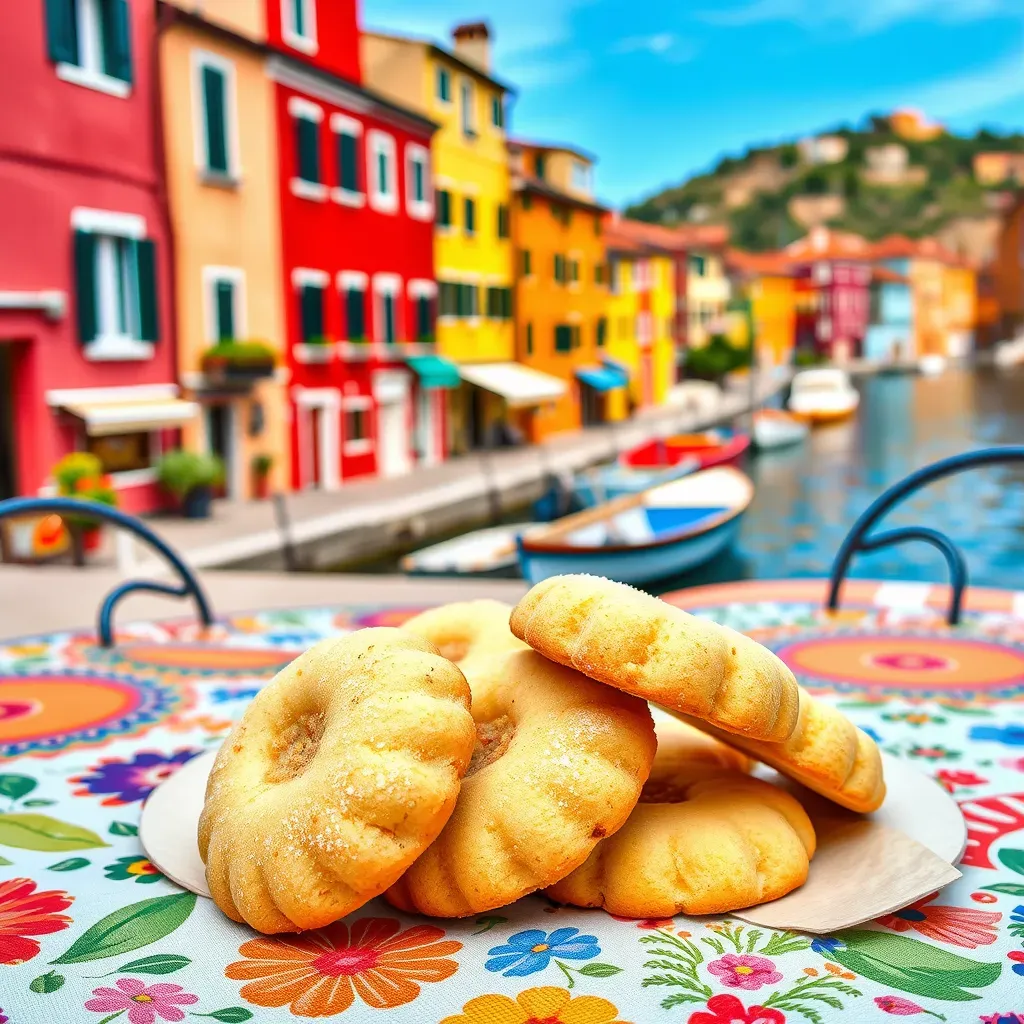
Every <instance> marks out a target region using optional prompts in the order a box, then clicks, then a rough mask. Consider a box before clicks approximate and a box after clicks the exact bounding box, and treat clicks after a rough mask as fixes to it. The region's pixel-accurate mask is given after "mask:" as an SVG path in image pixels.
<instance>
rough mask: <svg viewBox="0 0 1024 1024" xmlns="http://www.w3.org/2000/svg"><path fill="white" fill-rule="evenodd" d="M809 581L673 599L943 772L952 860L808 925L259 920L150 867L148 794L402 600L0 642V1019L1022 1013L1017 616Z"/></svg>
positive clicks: (1010, 1017) (469, 1020)
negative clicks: (958, 852) (852, 921)
mask: <svg viewBox="0 0 1024 1024" xmlns="http://www.w3.org/2000/svg"><path fill="white" fill-rule="evenodd" d="M822 592H823V591H822V585H821V583H820V582H812V581H804V582H795V581H794V582H778V583H751V584H735V585H729V586H717V587H710V588H702V589H699V590H691V591H682V592H679V593H678V594H674V595H669V597H668V599H669V600H671V601H673V602H674V603H677V604H680V605H681V606H683V607H687V608H689V609H690V610H692V611H695V612H696V613H698V614H701V615H707V616H710V617H713V618H716V619H718V620H720V621H724V622H727V623H729V624H730V625H733V626H735V627H736V628H739V629H742V630H744V631H746V632H748V633H750V634H751V635H754V636H756V637H757V638H758V639H759V640H760V641H761V642H763V643H766V644H768V645H769V646H771V647H772V648H774V649H775V650H777V651H778V652H779V653H780V655H781V656H782V657H783V658H785V659H786V660H787V661H788V662H789V663H790V664H791V665H792V666H793V668H794V670H795V671H796V672H797V674H798V675H799V677H800V678H801V680H802V681H803V682H804V683H805V685H807V686H809V687H810V688H811V689H812V690H813V691H814V692H816V693H819V694H823V695H825V696H826V697H827V698H828V699H830V700H833V701H835V702H836V703H837V704H838V705H839V706H840V707H841V708H842V709H843V710H844V711H845V712H846V713H847V714H848V715H850V716H851V717H852V718H853V719H854V720H855V721H856V722H857V723H858V724H859V725H860V726H862V727H863V728H865V729H867V730H868V731H870V732H871V734H872V735H873V736H874V737H875V738H876V739H877V741H878V742H879V743H880V744H881V746H882V747H883V748H884V749H885V750H887V751H889V752H890V753H892V754H894V755H896V756H899V757H902V758H906V759H908V760H910V761H912V762H914V763H916V764H917V765H918V766H919V767H920V768H921V769H922V770H923V771H925V772H927V773H928V774H930V775H931V776H933V777H934V778H935V781H936V784H937V785H941V786H943V787H945V788H946V789H947V790H948V791H949V792H951V793H953V794H954V795H955V797H956V799H957V800H958V801H959V802H960V804H961V806H962V808H963V810H964V814H965V816H966V818H967V821H968V823H969V827H970V844H969V847H968V851H967V855H966V857H965V859H964V861H963V865H962V871H963V873H964V877H963V878H962V879H961V880H960V881H958V882H957V883H955V884H953V885H951V886H949V887H948V888H947V889H945V890H944V891H942V892H941V893H939V894H937V895H932V896H929V897H928V898H926V899H923V900H921V901H920V902H918V903H917V904H915V905H913V906H911V907H907V908H906V909H904V910H902V911H900V912H899V913H896V914H892V915H890V916H887V917H884V918H882V919H880V920H879V921H877V922H874V923H873V924H871V925H867V926H863V927H860V928H856V929H853V930H851V931H848V932H845V933H840V934H837V935H834V936H829V937H824V938H812V937H809V936H804V935H798V934H792V933H788V932H774V931H768V930H764V929H758V928H755V927H751V926H749V925H743V924H740V923H739V922H737V921H735V920H730V919H728V918H724V919H699V920H697V919H687V918H684V917H676V918H674V919H672V920H652V921H632V920H619V919H616V918H613V917H610V916H608V915H607V914H605V913H603V912H601V911H580V910H575V909H570V908H562V907H557V906H554V905H552V904H550V903H549V902H548V901H546V900H545V899H543V898H540V897H530V898H527V899H524V900H522V901H520V902H519V903H517V904H516V905H514V906H512V907H506V908H503V909H501V910H497V911H495V912H493V913H490V914H485V915H481V916H479V917H476V918H471V919H467V920H463V921H447V920H446V921H436V920H428V919H423V918H416V917H408V916H406V915H403V914H400V913H398V912H396V911H395V910H394V909H392V908H391V907H389V906H388V905H387V904H386V903H384V902H383V901H381V900H377V901H374V902H373V903H371V904H368V905H367V906H365V907H363V908H362V909H361V910H360V911H358V912H356V913H355V914H352V915H351V916H350V917H349V918H347V919H346V920H345V921H343V922H340V923H338V924H336V925H333V926H332V927H330V928H327V929H324V930H323V931H321V932H316V933H309V934H305V935H302V936H298V937H296V936H285V937H272V938H271V937H263V936H258V935H256V934H255V933H253V932H251V931H249V930H248V929H247V928H245V927H243V926H240V925H236V924H234V923H232V922H230V921H228V920H226V919H225V918H224V917H222V916H221V914H220V913H219V912H218V911H217V909H216V908H215V907H214V906H213V904H212V903H211V902H209V901H208V900H204V899H201V898H197V897H196V896H194V895H192V894H191V893H187V892H184V891H182V890H180V889H179V888H177V887H176V886H175V885H174V884H172V883H171V882H170V881H168V880H167V879H165V878H163V877H162V876H161V875H160V874H159V873H158V872H157V871H156V870H155V869H154V868H153V866H152V865H151V864H150V863H149V862H148V861H147V860H146V858H145V855H144V854H143V852H142V849H141V847H140V845H139V840H138V836H137V827H138V822H139V811H140V807H141V805H142V802H143V801H144V800H145V798H146V796H147V795H148V794H149V793H150V792H151V791H152V790H153V788H154V787H155V786H156V785H158V784H159V783H160V781H161V780H163V779H165V778H167V777H168V775H170V774H171V773H172V772H174V771H175V770H176V769H178V768H179V767H180V766H181V765H182V764H184V763H185V762H186V761H188V760H189V759H190V758H192V757H195V756H196V755H197V754H199V753H201V752H203V751H204V750H208V749H211V748H212V747H214V746H216V744H217V743H218V742H219V741H220V738H221V737H222V735H223V734H224V732H225V730H226V729H227V728H228V727H229V725H230V722H231V721H232V719H234V718H236V717H237V716H238V715H239V713H240V712H241V710H242V708H243V707H244V706H245V703H246V701H247V700H248V699H249V698H250V697H251V696H252V695H253V694H254V693H255V692H256V691H257V690H258V688H259V687H260V686H261V685H262V684H263V683H264V682H265V681H266V680H267V679H269V678H270V677H271V676H272V675H273V673H274V672H275V671H276V670H277V669H278V668H279V667H280V666H282V665H283V664H285V663H286V662H287V661H288V660H289V659H290V658H291V657H292V656H293V655H294V654H295V653H296V652H298V651H300V650H302V649H304V648H305V647H307V646H308V645H309V644H311V643H313V642H314V641H316V640H318V639H319V638H321V637H323V636H325V635H328V634H331V633H335V632H337V631H341V630H349V629H354V628H358V627H360V626H363V625H381V624H389V625H397V624H400V623H401V622H402V621H403V620H404V618H406V617H407V616H408V615H410V614H413V613H415V612H416V611H419V610H420V609H418V608H386V609H380V608H377V609H373V608H359V607H345V608H309V609H296V610H292V611H284V612H281V611H278V612H264V613H255V614H251V615H238V616H234V617H230V618H228V619H226V620H224V621H223V622H222V623H221V624H219V625H218V626H217V627H215V628H214V629H213V630H212V631H209V632H207V633H205V634H204V633H201V632H199V631H198V630H197V629H196V628H195V627H194V626H192V625H189V624H181V623H176V624H169V625H168V624H164V625H156V624H138V625H134V626H128V627H124V628H122V630H121V631H120V634H119V636H118V643H117V646H116V649H114V650H113V651H110V652H106V651H103V650H100V649H99V648H97V647H96V646H95V642H94V639H93V637H92V635H91V633H88V632H83V633H81V634H75V633H59V634H53V635H47V636H39V637H29V638H23V639H20V640H17V641H9V642H6V643H0V753H2V755H3V760H2V762H0V764H2V767H0V1007H2V1009H0V1024H4V1022H8V1021H9V1022H10V1024H37V1022H38V1024H43V1022H46V1024H64V1022H68V1024H74V1022H85V1024H109V1022H111V1021H115V1020H118V1021H121V1022H124V1024H158V1022H160V1021H182V1020H186V1019H193V1018H195V1019H196V1020H197V1021H199V1020H215V1021H220V1022H223V1024H231V1022H243V1021H249V1020H252V1021H254V1022H255V1024H259V1022H274V1021H284V1020H288V1019H292V1018H293V1017H295V1018H309V1017H328V1018H331V1017H337V1018H339V1019H340V1020H341V1021H342V1022H348V1021H377V1020H388V1021H394V1022H396V1024H402V1022H416V1024H437V1022H441V1021H444V1022H445V1024H612V1022H616V1021H629V1022H633V1024H641V1022H643V1024H647V1022H655V1024H656V1022H660V1021H664V1022H672V1021H679V1022H688V1024H784V1022H805V1021H806V1022H809V1024H822V1022H858V1021H874V1022H877V1021H885V1020H889V1019H891V1018H892V1017H917V1018H918V1019H920V1020H921V1021H922V1022H923V1021H925V1020H926V1019H928V1018H934V1019H938V1020H945V1021H950V1022H961V1021H971V1022H975V1021H983V1022H992V1024H994V1022H1000V1024H1022V1022H1024V619H1022V618H1019V617H1018V615H1019V614H1020V613H1021V611H1022V609H1024V603H1022V602H1021V601H1020V600H1019V599H1018V596H1017V595H1013V594H1008V593H1005V592H991V591H990V592H984V591H981V592H976V593H975V594H974V595H972V602H971V605H970V606H969V611H968V614H967V615H966V617H965V623H964V625H963V626H961V627H959V628H957V629H955V630H948V629H946V628H945V627H944V626H943V625H942V623H941V618H940V608H941V607H942V601H943V599H944V596H943V594H942V593H941V592H939V591H938V590H930V589H929V588H927V587H924V588H921V587H916V588H915V587H901V586H898V585H891V584H888V585H878V584H866V583H856V584H851V585H850V586H849V587H848V588H847V591H846V594H845V606H844V611H843V612H842V613H840V614H839V615H837V616H831V617H826V616H823V615H822V614H821V613H820V612H819V611H818V608H819V607H820V601H821V596H822Z"/></svg>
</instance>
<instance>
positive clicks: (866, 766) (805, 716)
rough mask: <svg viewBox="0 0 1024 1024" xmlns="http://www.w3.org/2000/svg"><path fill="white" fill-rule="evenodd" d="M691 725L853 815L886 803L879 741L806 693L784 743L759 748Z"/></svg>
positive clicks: (699, 724)
mask: <svg viewBox="0 0 1024 1024" xmlns="http://www.w3.org/2000/svg"><path fill="white" fill-rule="evenodd" d="M688 721H689V722H690V723H691V724H692V725H694V726H696V727H697V728H699V729H704V730H707V731H708V732H710V733H711V734H712V735H713V736H716V737H717V738H718V739H721V740H723V741H724V742H726V743H733V744H735V745H736V746H737V747H739V748H740V749H741V750H744V751H746V753H748V754H749V755H750V756H751V757H754V758H757V760H758V761H763V762H764V763H765V764H767V765H770V766H771V767H772V768H774V769H776V771H780V772H782V774H783V775H788V776H789V777H790V778H792V779H796V780H797V781H798V782H802V783H803V784H804V785H805V786H807V788H808V789H813V790H814V791H815V792H816V793H820V794H821V795H822V796H824V797H827V798H828V799H829V800H832V801H833V802H835V803H837V804H841V805H842V806H843V807H847V808H849V809H850V810H851V811H859V812H860V813H862V814H866V813H868V812H870V811H877V810H878V808H879V807H881V806H882V801H883V800H884V799H885V778H884V776H883V773H882V755H881V754H880V753H879V751H878V747H877V746H876V745H875V741H874V740H873V739H872V738H871V737H870V736H869V735H868V734H867V733H866V732H864V731H863V730H861V729H858V728H857V727H856V726H855V725H854V724H853V723H852V722H851V721H850V720H849V719H848V718H847V717H846V716H845V715H844V714H843V713H842V712H841V711H839V710H837V709H836V708H834V707H832V705H831V704H826V703H824V702H823V701H820V700H818V699H817V698H816V697H812V696H811V695H810V694H809V693H808V692H807V691H806V690H804V689H802V688H801V690H800V717H799V719H798V720H797V726H796V729H795V730H794V731H793V735H792V736H790V737H789V739H788V740H786V741H785V742H784V743H758V742H756V741H754V740H750V739H747V738H746V737H743V736H732V735H729V734H727V733H724V732H720V731H717V730H715V729H712V728H710V727H709V726H708V725H707V723H705V722H700V721H698V720H697V719H695V718H691V719H688Z"/></svg>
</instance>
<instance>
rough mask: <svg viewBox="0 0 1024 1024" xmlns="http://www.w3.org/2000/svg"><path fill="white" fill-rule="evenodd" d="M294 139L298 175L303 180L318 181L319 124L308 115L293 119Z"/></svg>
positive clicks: (317, 182)
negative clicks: (296, 151)
mask: <svg viewBox="0 0 1024 1024" xmlns="http://www.w3.org/2000/svg"><path fill="white" fill-rule="evenodd" d="M295 139H296V146H297V149H298V168H299V177H300V178H301V179H302V180H303V181H311V182H315V183H316V184H319V183H320V126H319V124H318V123H317V122H316V121H311V120H310V119H309V118H308V117H297V118H296V119H295Z"/></svg>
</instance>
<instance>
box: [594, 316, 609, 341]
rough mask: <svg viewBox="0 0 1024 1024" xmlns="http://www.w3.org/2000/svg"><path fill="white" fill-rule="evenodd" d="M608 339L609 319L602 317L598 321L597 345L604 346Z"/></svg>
mask: <svg viewBox="0 0 1024 1024" xmlns="http://www.w3.org/2000/svg"><path fill="white" fill-rule="evenodd" d="M607 340H608V321H607V320H606V319H605V318H604V317H601V319H600V320H598V321H597V347H598V348H604V345H605V342H606V341H607Z"/></svg>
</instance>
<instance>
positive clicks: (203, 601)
mask: <svg viewBox="0 0 1024 1024" xmlns="http://www.w3.org/2000/svg"><path fill="white" fill-rule="evenodd" d="M36 512H42V513H47V512H49V513H56V514H57V515H62V516H68V515H74V516H76V517H80V518H84V517H86V516H88V518H89V519H97V520H102V521H103V522H105V523H110V524H111V525H113V526H120V527H123V528H124V529H126V530H128V531H129V532H131V533H134V534H135V536H136V537H139V538H140V539H141V540H144V541H145V542H146V543H147V544H148V545H149V546H150V547H151V548H154V549H155V550H156V551H157V552H158V553H159V554H160V555H162V556H163V558H164V560H165V561H166V562H168V563H169V564H170V566H171V568H172V569H174V570H175V572H176V573H177V574H178V576H179V577H180V579H181V583H180V584H178V585H177V586H175V585H172V584H170V583H158V582H157V581H156V580H128V581H126V582H124V583H120V584H118V585H117V586H116V587H114V589H113V590H112V591H111V592H110V593H109V594H107V596H106V597H105V598H104V599H103V604H102V605H101V607H100V613H99V618H98V621H97V628H96V632H97V634H98V636H99V640H100V644H102V646H104V647H113V645H114V634H113V625H112V623H113V617H114V609H115V608H116V607H117V604H118V602H119V601H120V600H121V598H123V597H126V596H127V595H128V594H134V593H138V592H140V591H149V592H151V593H154V594H167V595H169V596H171V597H191V598H192V600H193V601H194V602H195V606H196V611H197V613H198V615H199V618H200V620H201V621H202V623H203V625H204V626H209V625H211V624H212V623H213V612H212V611H211V609H210V603H209V601H208V600H207V598H206V594H205V593H204V592H203V588H202V587H201V586H200V585H199V580H198V579H197V578H196V576H195V574H194V573H193V572H192V570H191V569H190V568H189V567H188V566H187V565H186V564H185V563H184V562H183V561H182V559H181V556H180V555H179V554H178V553H177V552H176V551H175V550H174V549H173V548H172V547H170V546H169V545H168V544H167V543H166V542H165V541H163V540H162V539H161V538H160V537H159V536H158V535H157V534H156V533H154V532H153V531H152V530H151V529H150V528H149V527H148V526H146V524H145V523H143V522H142V521H141V520H139V519H136V518H135V516H130V515H128V514H127V513H125V512H119V511H118V510H117V509H116V508H111V507H110V506H109V505H102V504H100V503H99V502H96V501H83V500H80V499H78V498H10V499H8V500H7V501H0V519H6V518H8V517H9V516H17V515H25V514H31V513H36Z"/></svg>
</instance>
